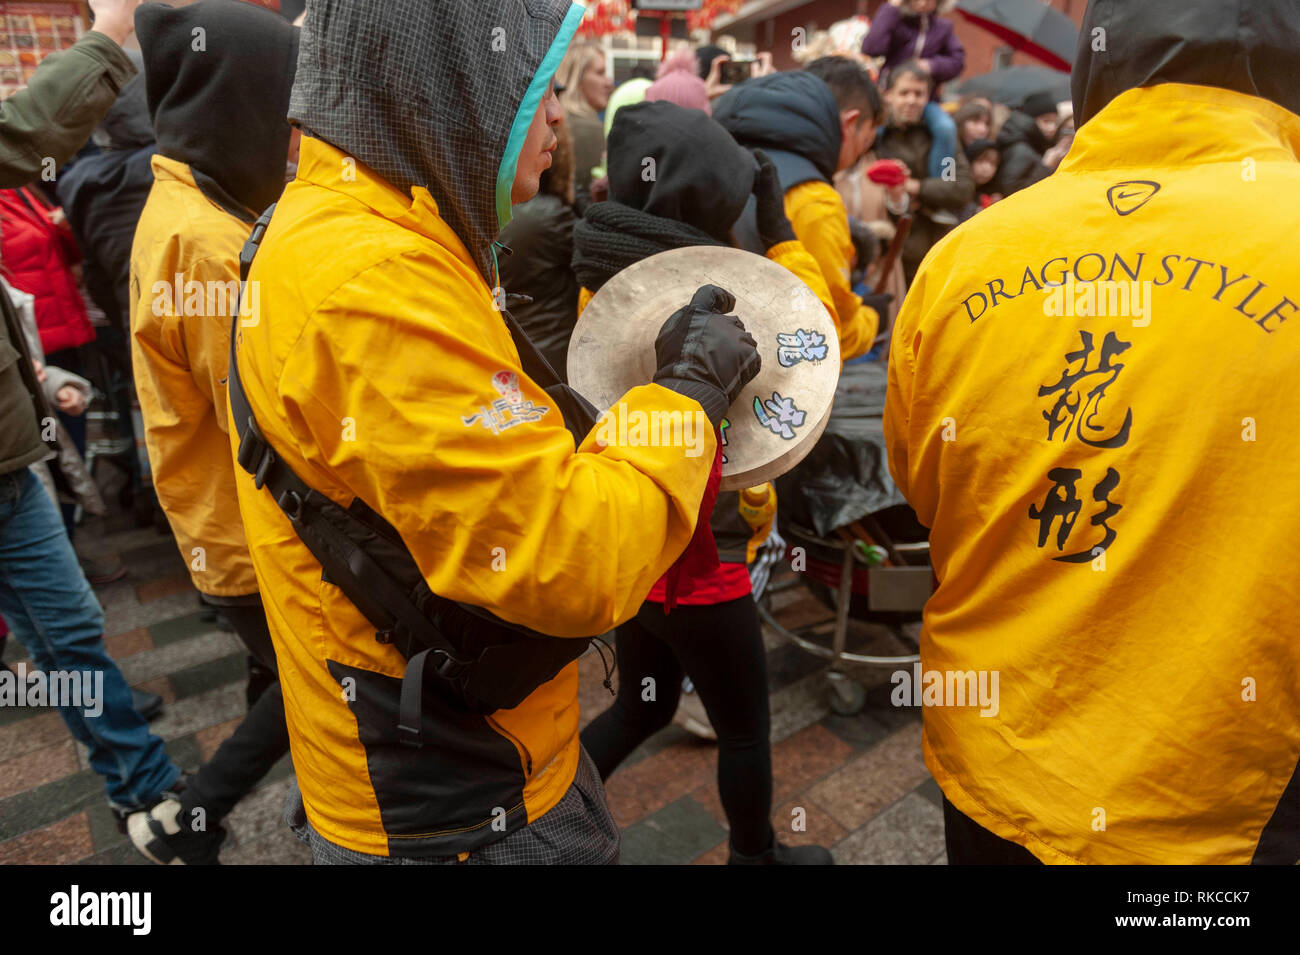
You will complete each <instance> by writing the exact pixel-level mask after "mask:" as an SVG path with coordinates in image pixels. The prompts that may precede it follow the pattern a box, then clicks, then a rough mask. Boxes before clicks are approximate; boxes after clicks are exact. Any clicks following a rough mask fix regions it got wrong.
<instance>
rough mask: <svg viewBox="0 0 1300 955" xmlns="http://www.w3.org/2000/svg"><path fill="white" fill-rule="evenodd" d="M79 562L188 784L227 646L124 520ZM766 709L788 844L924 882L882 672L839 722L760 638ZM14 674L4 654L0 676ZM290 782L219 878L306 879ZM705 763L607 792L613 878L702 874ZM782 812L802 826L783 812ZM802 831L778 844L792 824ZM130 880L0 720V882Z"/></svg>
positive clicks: (17, 651)
mask: <svg viewBox="0 0 1300 955" xmlns="http://www.w3.org/2000/svg"><path fill="white" fill-rule="evenodd" d="M77 543H78V550H79V551H81V552H82V553H83V554H85V555H87V556H103V555H107V554H118V555H119V556H120V557H121V558H122V559H123V560H124V561H125V562H126V564H127V566H128V568H129V569H130V573H129V574H128V575H127V577H126V578H125V579H123V580H121V581H118V582H116V583H113V584H110V585H107V586H104V587H100V588H97V592H98V594H99V599H100V601H101V603H102V604H103V605H104V611H105V618H106V625H105V640H106V643H107V645H108V649H109V652H110V653H111V654H112V655H113V657H114V658H115V659H116V660H117V661H118V663H119V665H120V666H121V667H122V670H123V672H124V673H125V674H126V677H127V680H128V681H129V682H130V683H131V684H132V685H133V686H136V687H139V688H141V689H146V690H151V691H153V692H155V693H160V694H161V695H162V696H163V699H164V700H165V702H166V710H165V712H164V713H163V715H162V716H161V717H160V718H158V719H157V720H155V721H154V723H153V724H152V725H153V730H154V732H155V733H157V734H158V735H160V736H161V737H162V738H163V739H164V740H165V741H166V743H167V749H168V751H169V752H170V753H171V755H172V758H173V759H174V760H175V761H176V762H177V763H179V764H180V765H181V766H182V767H184V768H186V769H194V768H196V767H197V766H198V765H199V764H200V763H201V762H202V761H203V760H205V759H207V758H208V757H209V756H210V755H211V754H212V753H213V751H214V750H215V749H216V747H217V746H218V745H219V744H220V743H221V741H222V740H223V739H225V738H226V737H227V736H228V735H229V734H230V733H231V732H232V731H233V730H234V728H235V726H236V725H238V722H239V720H240V719H241V717H242V715H243V713H244V710H245V702H244V680H245V676H246V663H245V654H244V653H243V651H242V648H241V646H240V644H239V642H238V641H237V640H236V638H235V637H234V636H233V635H232V634H230V633H226V632H223V631H220V630H218V629H216V628H215V627H214V626H213V625H211V624H206V623H204V622H203V621H201V620H200V618H199V613H198V604H197V597H196V595H195V592H194V590H193V588H192V587H191V585H190V582H189V577H188V575H187V574H186V573H185V569H184V565H183V563H182V561H181V558H180V555H179V553H178V551H177V549H176V546H175V544H174V543H173V541H172V539H171V537H170V536H164V535H162V534H159V533H158V532H157V531H155V530H154V529H153V528H136V527H134V526H132V525H131V523H130V520H129V517H128V516H126V515H116V516H113V517H110V518H106V519H102V520H101V521H99V522H98V524H96V525H92V526H88V527H86V528H83V529H82V530H80V531H79V533H78V542H77ZM776 603H777V604H778V610H777V617H778V619H780V620H781V621H782V623H783V624H784V625H785V626H787V627H798V626H801V625H803V624H805V623H809V622H811V621H814V620H818V619H821V620H824V619H827V618H828V617H829V616H830V614H829V612H828V611H827V610H826V609H825V608H824V607H823V606H822V605H821V604H819V603H818V602H817V601H815V600H814V599H813V598H812V597H811V596H810V595H808V594H807V593H806V591H804V590H803V589H802V588H797V589H795V590H792V591H790V592H788V593H784V594H781V595H780V596H779V598H778V599H777V601H776ZM853 636H854V638H855V639H857V640H861V641H866V644H867V645H870V646H871V647H873V648H874V652H877V653H880V652H891V651H892V652H899V651H900V650H901V645H900V644H899V643H898V642H896V640H895V638H894V637H892V636H890V635H889V634H888V633H887V632H885V631H884V630H875V629H874V628H869V627H867V626H865V625H862V626H858V625H856V624H855V630H854V634H853ZM765 639H766V642H767V646H768V659H767V663H768V671H769V679H770V683H771V691H772V773H773V783H774V789H775V793H774V799H773V812H772V820H773V825H774V826H775V827H776V829H777V833H778V836H779V838H781V839H782V840H783V841H785V842H787V843H789V844H796V845H797V844H803V843H817V844H820V845H825V846H830V847H832V851H833V853H834V855H835V859H836V861H837V862H838V863H840V864H853V863H869V864H899V863H903V864H942V863H943V862H945V856H944V849H943V816H942V812H941V809H940V805H941V803H940V795H939V789H938V787H937V786H936V785H935V783H934V781H933V780H932V779H931V778H930V774H929V773H928V771H927V770H926V768H925V765H924V763H923V762H922V759H921V730H920V719H919V715H918V714H917V712H916V711H915V710H913V709H900V708H895V707H893V706H891V705H890V702H889V690H890V689H891V686H890V684H889V682H888V671H886V670H880V669H875V670H866V671H862V672H854V676H857V677H859V678H860V679H861V680H862V682H863V683H864V684H866V685H867V686H868V694H867V706H866V708H865V709H864V710H863V711H862V712H861V713H859V714H858V715H856V716H847V717H846V716H837V715H835V714H834V713H832V712H831V710H830V708H829V706H828V701H827V692H826V679H825V675H824V663H823V662H821V661H819V660H818V659H817V658H815V657H813V656H811V655H809V654H807V653H805V652H804V651H802V650H800V649H798V648H796V647H794V646H792V645H790V644H788V643H787V642H785V641H784V639H783V638H781V637H780V636H778V635H777V634H776V633H775V632H767V633H765ZM22 659H24V657H23V650H22V647H21V645H19V644H18V643H17V641H15V640H12V639H11V640H9V641H8V647H7V649H6V651H5V662H7V663H9V664H10V665H13V664H14V663H16V662H18V661H20V660H22ZM580 670H581V674H582V681H581V702H582V714H583V715H582V719H583V723H584V725H585V723H586V722H587V721H588V720H590V719H591V718H592V717H594V716H595V715H596V714H598V713H599V712H600V711H601V710H602V709H603V708H604V707H605V706H607V705H608V703H609V701H610V696H609V694H608V691H606V690H605V689H604V688H603V687H602V686H601V678H602V677H603V670H602V668H601V664H600V661H599V659H598V658H597V657H596V656H595V654H588V655H587V656H586V657H584V658H583V659H582V661H581V662H580ZM292 773H293V767H292V764H291V763H290V761H289V759H288V758H287V757H286V758H285V759H284V760H282V761H281V763H280V764H279V765H277V766H276V767H275V769H274V770H273V771H272V772H271V773H270V774H269V775H268V776H267V778H266V779H265V780H263V782H262V783H261V785H260V786H259V787H258V788H257V789H256V790H255V791H254V792H253V793H252V794H250V795H249V796H248V797H247V798H246V799H244V801H243V802H241V803H240V804H239V806H238V807H237V808H236V809H235V811H234V812H233V813H232V814H231V815H230V817H229V818H228V819H227V821H226V824H227V827H228V829H229V830H230V838H229V839H228V840H227V843H226V846H225V848H224V849H223V851H222V855H221V859H222V862H224V863H226V864H232V865H235V864H245V865H246V864H295V863H309V862H310V861H311V855H310V853H309V852H308V851H307V849H306V847H304V846H303V845H302V844H301V843H299V842H298V840H297V839H296V838H295V837H294V836H293V835H292V833H290V832H289V830H288V829H287V828H285V826H284V825H283V823H282V821H281V818H280V813H281V808H282V805H283V802H284V796H285V792H286V790H287V788H288V786H289V782H290V777H291V775H292ZM716 775H717V759H716V747H715V746H714V745H713V744H711V743H707V742H704V741H701V740H698V739H696V738H695V737H693V736H691V735H690V734H688V733H687V732H686V731H685V730H684V729H681V728H680V727H677V726H675V725H674V726H670V727H669V728H668V729H666V730H664V731H663V732H661V733H659V734H658V735H657V736H656V737H654V738H653V739H651V740H650V741H648V742H647V743H646V744H645V745H644V746H642V747H641V748H640V749H639V750H638V751H637V752H635V753H634V754H633V755H632V756H631V757H630V758H629V759H628V760H627V762H626V763H625V764H624V765H623V766H622V767H621V768H620V770H619V772H617V773H616V774H614V776H612V777H611V778H610V779H609V781H608V783H607V787H606V788H607V792H608V797H609V803H610V806H611V808H612V810H613V812H614V815H615V817H616V818H617V819H618V822H619V825H620V826H621V827H622V830H623V854H622V861H623V863H624V864H672V865H676V864H687V863H695V864H701V865H711V864H720V863H723V862H725V861H726V856H727V827H726V817H725V815H724V814H723V811H722V805H721V802H720V801H719V798H718V787H717V781H716ZM798 810H802V812H799V811H798ZM798 819H803V820H805V822H806V828H805V829H804V831H794V830H793V826H794V825H795V821H796V820H798ZM13 863H46V864H58V863H110V864H120V863H131V864H136V863H141V864H144V860H143V859H142V858H140V857H138V856H137V855H136V853H135V851H134V850H133V849H132V847H131V846H130V845H129V844H128V843H127V842H126V841H125V840H124V837H123V836H122V835H120V834H119V833H118V831H117V828H116V826H115V825H114V824H113V821H112V818H111V816H110V814H109V811H108V807H107V804H106V803H105V799H104V790H103V785H102V783H101V781H100V780H99V778H98V777H97V776H96V775H95V774H94V773H92V772H91V771H90V769H89V768H88V764H87V761H86V753H85V750H84V748H82V747H80V746H79V745H78V744H77V743H76V742H74V741H73V739H72V738H71V736H70V735H69V734H68V731H67V729H66V728H65V727H64V725H63V723H62V721H61V720H60V718H59V716H58V714H57V713H55V712H53V711H50V710H41V709H17V708H7V709H0V864H13Z"/></svg>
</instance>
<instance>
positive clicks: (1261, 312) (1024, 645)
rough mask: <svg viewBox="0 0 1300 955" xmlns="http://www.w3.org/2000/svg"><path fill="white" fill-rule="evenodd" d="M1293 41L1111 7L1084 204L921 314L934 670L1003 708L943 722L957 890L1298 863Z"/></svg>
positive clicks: (1271, 29) (933, 276) (892, 429)
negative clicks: (1004, 871)
mask: <svg viewBox="0 0 1300 955" xmlns="http://www.w3.org/2000/svg"><path fill="white" fill-rule="evenodd" d="M1296 23H1300V0H1143V2H1140V3H1139V2H1118V0H1094V2H1093V3H1092V4H1091V5H1090V6H1089V8H1088V12H1087V14H1086V16H1085V17H1084V22H1083V25H1082V27H1081V29H1080V31H1079V38H1080V40H1079V48H1078V50H1079V51H1078V56H1077V58H1076V62H1075V66H1074V72H1073V90H1074V103H1075V115H1076V117H1077V119H1078V120H1079V121H1080V122H1081V124H1082V125H1081V126H1080V128H1079V131H1078V134H1077V136H1076V138H1075V140H1074V145H1073V147H1072V148H1071V150H1070V152H1069V155H1068V156H1066V158H1065V159H1064V160H1063V161H1062V163H1061V167H1060V174H1059V175H1053V176H1051V177H1049V178H1047V179H1045V180H1043V181H1041V182H1039V183H1036V184H1035V185H1032V186H1030V187H1028V188H1027V189H1024V190H1023V191H1021V192H1018V193H1016V194H1015V195H1013V196H1009V197H1007V198H1005V199H1003V200H1002V201H1000V202H998V203H996V204H994V205H993V206H991V207H989V208H988V209H986V210H984V211H983V212H981V213H980V214H979V215H978V216H976V217H975V218H974V219H973V220H971V221H970V222H967V223H965V224H963V225H961V226H959V227H958V228H957V229H956V230H954V231H953V232H952V233H951V234H950V235H948V236H947V237H946V238H944V239H943V240H942V241H941V242H940V243H939V244H938V245H936V246H935V247H934V249H933V250H931V252H930V255H929V257H928V258H927V259H926V261H925V263H924V264H923V266H922V267H921V269H920V270H919V272H918V273H917V277H916V281H915V282H914V283H913V285H912V288H911V290H910V292H909V293H908V297H907V300H906V302H905V303H904V306H903V309H902V311H901V312H900V314H899V316H898V321H897V326H896V328H895V332H894V347H893V349H892V351H891V353H890V369H889V371H890V381H889V389H888V398H887V407H886V413H885V436H886V441H887V444H888V448H889V466H890V471H891V473H892V474H893V476H894V479H895V481H896V482H897V484H898V486H899V488H900V489H901V490H902V492H903V493H904V495H906V497H907V498H908V500H909V501H910V502H911V503H912V505H913V506H914V507H915V508H916V512H917V515H918V517H919V518H920V520H921V522H922V523H923V524H925V525H926V526H928V527H930V529H931V533H930V547H931V555H932V558H933V561H934V569H935V575H936V577H937V580H938V586H937V589H936V590H935V592H934V594H933V596H931V598H930V600H929V602H928V603H927V605H926V608H925V623H924V629H923V632H922V638H921V666H922V668H923V670H924V671H925V672H926V673H933V672H939V673H948V674H952V673H958V672H960V673H966V674H972V675H978V677H979V680H981V681H985V682H982V683H980V690H979V699H980V705H978V706H972V705H970V702H969V697H968V699H967V703H966V705H961V704H960V703H955V701H954V700H951V699H950V700H944V701H941V702H946V703H948V704H954V703H955V705H942V706H930V705H927V706H925V708H924V734H923V747H924V752H925V761H926V765H927V766H928V767H929V768H930V771H931V772H932V773H933V774H934V778H935V780H936V781H937V782H938V784H939V786H940V788H941V789H942V790H943V793H944V796H945V797H946V804H945V820H946V824H947V830H948V840H947V841H948V858H949V860H950V861H951V862H954V863H959V862H963V863H964V862H981V863H989V862H1033V861H1035V860H1037V861H1041V862H1050V863H1079V862H1086V863H1108V864H1115V863H1119V864H1138V863H1140V864H1147V863H1154V864H1166V863H1183V864H1186V863H1202V864H1241V863H1251V862H1254V863H1280V864H1287V865H1290V864H1293V863H1295V862H1296V861H1297V860H1298V859H1300V723H1297V721H1296V719H1295V715H1296V713H1298V712H1300V682H1297V680H1296V677H1295V674H1296V673H1297V672H1300V642H1297V641H1296V639H1295V621H1296V620H1297V619H1300V591H1297V589H1296V588H1295V587H1294V586H1292V583H1291V580H1290V578H1289V577H1287V579H1286V580H1281V579H1279V577H1278V576H1277V568H1279V567H1284V568H1290V567H1292V566H1295V565H1296V564H1297V563H1300V511H1297V510H1296V509H1295V508H1292V507H1288V506H1279V498H1278V494H1279V490H1280V489H1290V488H1294V487H1297V486H1300V442H1298V441H1297V436H1296V431H1295V428H1294V427H1293V426H1292V425H1291V422H1294V421H1295V420H1296V418H1297V416H1300V395H1298V393H1297V391H1296V389H1295V387H1294V380H1295V356H1296V352H1297V348H1300V245H1297V243H1296V242H1295V238H1294V233H1295V224H1296V222H1297V221H1300V114H1298V111H1300V83H1298V82H1297V77H1298V76H1300V36H1298V35H1297V34H1296V32H1295V29H1294V25H1295V24H1296ZM1098 31H1103V32H1102V33H1098ZM1094 35H1104V36H1105V37H1106V40H1107V42H1106V49H1105V50H1104V51H1095V50H1093V48H1092V42H1091V41H1092V37H1093V36H1094ZM1207 209H1224V210H1231V214H1232V228H1230V229H1218V230H1209V231H1207V230H1206V229H1205V228H1204V223H1205V215H1206V210H1207ZM945 429H946V430H945ZM954 433H955V440H953V437H954ZM1283 493H1285V492H1283ZM1234 528H1249V533H1248V534H1246V535H1245V536H1242V535H1237V536H1236V537H1235V538H1234V544H1233V547H1232V549H1231V552H1230V554H1216V553H1215V552H1214V551H1213V549H1212V548H1209V549H1207V546H1206V540H1207V537H1206V535H1207V533H1209V534H1214V533H1217V532H1219V531H1222V530H1229V531H1230V530H1231V529H1234ZM995 678H996V679H995ZM999 683H1000V685H1001V687H1002V689H1005V690H1007V691H1008V692H1006V693H1002V694H1001V695H1000V698H999V695H998V693H997V686H998V684H999ZM1265 688H1267V689H1265ZM972 689H974V687H973V686H972ZM930 691H931V688H930V687H927V688H926V690H925V693H926V697H927V698H926V700H925V702H926V703H930V702H931V692H930ZM986 691H988V692H986ZM919 696H920V691H919V690H916V691H914V698H916V699H919Z"/></svg>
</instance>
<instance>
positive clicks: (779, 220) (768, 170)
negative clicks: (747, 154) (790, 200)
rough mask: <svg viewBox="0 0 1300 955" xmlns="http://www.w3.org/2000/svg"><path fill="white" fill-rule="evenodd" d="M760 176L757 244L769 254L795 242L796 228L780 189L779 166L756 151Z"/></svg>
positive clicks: (757, 180)
mask: <svg viewBox="0 0 1300 955" xmlns="http://www.w3.org/2000/svg"><path fill="white" fill-rule="evenodd" d="M754 158H755V159H756V160H758V175H757V176H755V177H754V201H755V203H756V204H757V210H756V212H757V214H756V216H755V218H756V219H757V225H758V241H759V242H761V243H763V251H764V252H766V251H767V250H768V249H770V248H772V247H773V246H776V245H780V244H781V243H782V242H793V241H794V239H795V234H794V227H793V226H792V225H790V220H789V219H788V218H787V217H786V214H785V190H784V189H782V188H781V180H780V177H778V176H777V174H776V164H775V163H773V162H772V159H771V157H770V156H768V154H767V153H765V152H763V150H761V149H755V150H754Z"/></svg>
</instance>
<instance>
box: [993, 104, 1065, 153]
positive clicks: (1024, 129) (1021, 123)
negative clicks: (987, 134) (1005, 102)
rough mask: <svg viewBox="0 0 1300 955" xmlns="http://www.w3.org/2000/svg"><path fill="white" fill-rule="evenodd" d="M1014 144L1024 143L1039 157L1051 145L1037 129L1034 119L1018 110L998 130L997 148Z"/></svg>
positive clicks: (1004, 147)
mask: <svg viewBox="0 0 1300 955" xmlns="http://www.w3.org/2000/svg"><path fill="white" fill-rule="evenodd" d="M1016 143H1024V144H1025V145H1027V146H1028V147H1029V148H1030V149H1032V150H1033V151H1034V152H1036V153H1038V154H1039V155H1040V156H1041V155H1042V154H1043V153H1044V152H1046V151H1047V147H1048V146H1050V145H1052V144H1051V142H1049V141H1048V139H1047V137H1046V136H1044V135H1043V131H1042V130H1041V129H1039V128H1038V123H1037V122H1036V121H1035V120H1034V117H1032V116H1030V115H1029V114H1028V113H1022V112H1020V111H1019V110H1016V111H1014V112H1012V114H1011V115H1010V116H1008V117H1007V120H1006V122H1004V123H1003V124H1002V128H1001V129H1000V130H998V147H999V148H1001V149H1006V148H1007V147H1008V146H1014V145H1015V144H1016Z"/></svg>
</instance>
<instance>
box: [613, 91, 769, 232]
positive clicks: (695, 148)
mask: <svg viewBox="0 0 1300 955" xmlns="http://www.w3.org/2000/svg"><path fill="white" fill-rule="evenodd" d="M608 154H609V161H608V163H607V164H606V165H607V168H608V170H609V197H610V199H612V200H613V201H614V202H617V203H620V204H622V205H625V206H630V207H632V208H633V209H637V210H640V211H641V212H648V213H650V214H651V215H655V216H660V217H662V218H664V219H672V220H674V221H676V222H685V223H686V224H687V225H691V226H695V228H697V229H700V230H702V231H704V232H707V233H708V234H709V235H711V236H713V237H714V238H716V239H718V240H719V241H722V242H726V241H728V239H729V237H730V234H731V227H732V225H733V224H734V223H735V221H736V219H737V218H739V216H740V213H741V211H742V210H743V209H744V208H745V202H746V200H747V199H748V198H749V194H750V192H752V191H753V188H754V175H755V172H756V167H755V162H754V157H753V155H752V154H750V152H749V151H748V150H746V149H743V148H742V147H741V146H739V145H737V143H736V141H735V140H734V139H732V138H731V136H730V135H729V134H728V133H727V131H726V130H725V129H723V128H722V127H721V126H719V125H718V124H717V123H715V122H714V121H713V120H711V119H710V118H709V117H708V116H706V115H705V114H704V113H702V112H701V111H700V110H698V109H685V108H684V107H681V106H677V105H676V104H674V103H669V102H666V101H658V102H653V103H637V104H636V105H634V106H624V107H623V108H622V109H620V110H619V111H618V115H616V116H615V117H614V125H613V126H612V127H611V128H610V131H609V146H608ZM647 159H653V160H654V167H653V175H648V174H647V173H648V170H649V169H650V168H651V167H650V166H649V164H648V163H647V162H646V160H647Z"/></svg>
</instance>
